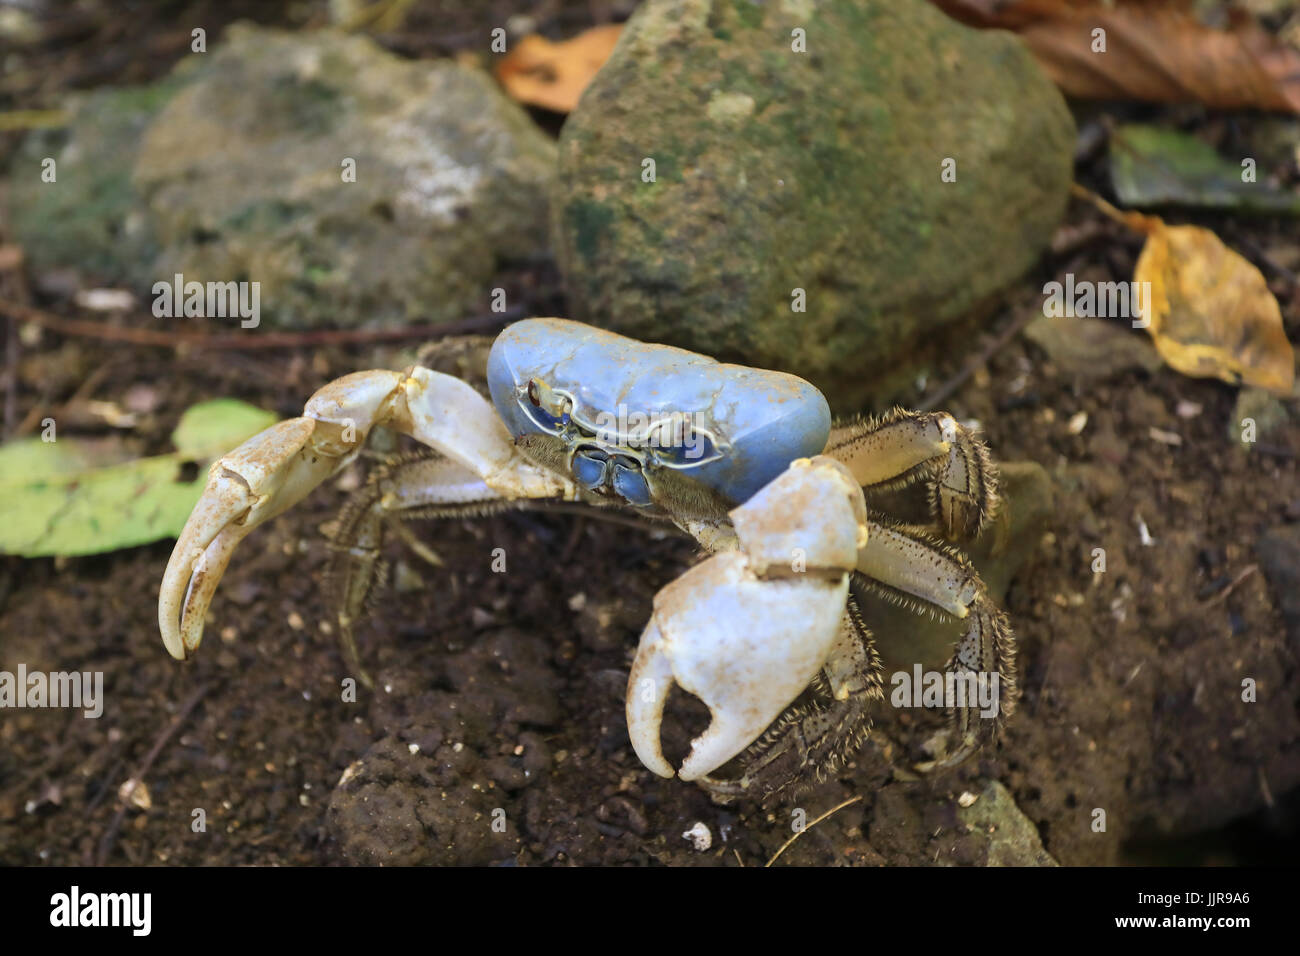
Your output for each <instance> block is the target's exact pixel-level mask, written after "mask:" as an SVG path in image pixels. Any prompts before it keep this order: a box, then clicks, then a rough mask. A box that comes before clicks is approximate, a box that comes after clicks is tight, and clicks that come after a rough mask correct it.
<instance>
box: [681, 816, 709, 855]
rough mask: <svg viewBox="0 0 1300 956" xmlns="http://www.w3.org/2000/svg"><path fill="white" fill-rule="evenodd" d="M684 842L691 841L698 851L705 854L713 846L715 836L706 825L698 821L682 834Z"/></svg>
mask: <svg viewBox="0 0 1300 956" xmlns="http://www.w3.org/2000/svg"><path fill="white" fill-rule="evenodd" d="M682 839H683V840H689V841H690V842H691V845H692V846H693V847H695V849H696V851H697V852H699V853H703V852H704V851H705V850H707V849H708V848H709V847H711V846H713V834H712V833H710V832H709V828H708V827H707V826H705V825H704V823H703V821H700V820H696V821H695V824H694V825H693V826H692V827H691V828H690V829H689V830H687V831H686V832H685V833H683V834H682Z"/></svg>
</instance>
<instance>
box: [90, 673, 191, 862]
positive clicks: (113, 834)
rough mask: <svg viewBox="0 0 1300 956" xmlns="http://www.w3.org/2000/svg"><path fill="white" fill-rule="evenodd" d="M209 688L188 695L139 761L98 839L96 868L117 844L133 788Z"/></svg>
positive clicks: (105, 859)
mask: <svg viewBox="0 0 1300 956" xmlns="http://www.w3.org/2000/svg"><path fill="white" fill-rule="evenodd" d="M211 687H212V685H211V684H202V685H200V686H199V687H198V688H197V689H196V690H195V691H194V693H192V694H190V696H189V697H188V698H187V699H186V701H185V703H184V704H182V705H181V709H180V710H179V711H178V712H177V714H176V716H175V717H174V718H172V722H171V723H170V724H169V725H168V727H167V729H166V730H164V731H163V732H162V734H160V735H159V737H158V739H157V740H155V741H154V744H153V747H151V748H150V750H149V753H147V754H146V755H145V758H144V760H143V761H141V763H140V767H139V769H138V770H136V772H135V776H133V777H132V778H131V786H130V788H129V789H128V790H127V791H126V792H125V793H123V794H121V795H120V796H119V797H118V803H119V806H118V808H117V813H116V815H114V817H113V822H112V823H110V824H109V825H108V829H107V830H106V831H104V835H103V837H101V838H100V841H99V851H98V852H97V853H96V854H95V864H96V866H103V865H104V863H105V862H106V861H107V860H108V855H109V854H110V853H111V852H113V844H114V843H115V842H117V831H118V830H120V829H121V828H122V821H123V820H124V819H125V818H126V811H127V807H129V806H130V804H131V797H132V795H133V794H134V793H135V788H136V787H138V786H139V785H140V782H141V781H142V780H144V777H145V774H147V773H148V772H149V770H150V769H151V768H152V767H153V763H154V761H155V760H157V759H158V755H159V754H160V753H162V749H163V747H165V746H166V745H167V741H169V740H171V739H172V736H173V735H174V734H175V733H176V731H178V730H179V729H180V727H181V724H183V723H184V722H185V719H186V718H187V717H189V715H190V712H191V711H193V710H194V708H195V707H197V706H198V705H199V701H201V700H202V699H203V695H205V694H206V693H207V692H208V691H209V690H210V689H211Z"/></svg>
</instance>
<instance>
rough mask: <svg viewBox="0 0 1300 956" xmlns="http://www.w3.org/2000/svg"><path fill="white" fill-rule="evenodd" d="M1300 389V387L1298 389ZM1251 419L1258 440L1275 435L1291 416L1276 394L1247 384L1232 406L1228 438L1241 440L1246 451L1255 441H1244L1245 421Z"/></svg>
mask: <svg viewBox="0 0 1300 956" xmlns="http://www.w3.org/2000/svg"><path fill="white" fill-rule="evenodd" d="M1298 391H1300V389H1298ZM1247 419H1249V420H1250V421H1252V422H1254V423H1255V438H1256V440H1258V439H1260V438H1263V437H1265V436H1268V435H1274V434H1276V433H1277V431H1278V430H1279V429H1280V428H1282V427H1283V426H1284V425H1286V423H1287V421H1288V420H1289V419H1290V416H1289V415H1288V414H1287V410H1286V406H1285V405H1283V404H1282V402H1281V401H1280V400H1279V399H1278V397H1277V396H1276V395H1274V394H1273V393H1272V392H1269V391H1267V390H1265V389H1262V388H1251V387H1249V386H1245V387H1243V388H1242V389H1241V391H1239V392H1238V393H1237V401H1236V403H1235V404H1234V405H1233V408H1232V420H1231V421H1229V422H1228V438H1229V440H1230V441H1233V442H1240V443H1241V445H1242V447H1243V448H1245V450H1246V451H1250V450H1251V449H1252V448H1253V446H1254V442H1243V441H1242V436H1243V434H1245V426H1244V425H1243V424H1242V422H1243V421H1245V420H1247Z"/></svg>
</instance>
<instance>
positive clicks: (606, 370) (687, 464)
mask: <svg viewBox="0 0 1300 956" xmlns="http://www.w3.org/2000/svg"><path fill="white" fill-rule="evenodd" d="M488 387H489V389H490V390H491V394H492V402H493V404H494V405H495V406H496V410H497V414H499V415H500V416H501V419H502V420H503V421H504V422H505V425H506V428H507V429H509V431H510V433H511V434H512V435H514V436H516V437H518V436H522V435H536V434H551V435H560V436H561V437H564V438H565V440H566V442H567V443H568V444H569V445H570V447H571V449H576V448H578V447H580V446H583V445H595V446H597V447H604V448H609V449H614V448H616V447H618V446H623V447H627V446H631V447H634V448H638V449H642V450H644V451H645V452H646V453H647V454H648V455H649V457H650V458H651V459H652V460H653V462H654V464H656V465H659V466H661V467H667V468H675V469H680V470H681V471H682V472H683V473H684V474H686V475H689V477H690V478H692V479H694V480H696V481H698V482H700V483H701V484H704V485H706V486H708V487H709V488H712V489H713V490H714V491H716V492H718V493H719V494H721V495H722V496H723V497H724V498H726V499H728V500H730V501H733V502H743V501H746V500H748V499H749V498H750V497H752V496H753V495H754V493H755V492H757V491H758V490H759V489H760V488H762V487H763V486H764V485H766V484H768V483H769V482H770V481H772V480H773V479H775V478H776V477H777V476H778V475H780V474H781V473H782V472H783V471H784V470H785V469H786V468H787V467H788V466H789V465H790V462H792V461H794V460H795V459H798V458H807V457H810V456H812V455H816V454H818V453H820V452H821V450H822V449H823V448H824V447H825V446H826V441H827V438H828V436H829V434H830V426H831V415H830V408H829V407H828V406H827V404H826V399H825V398H824V397H823V396H822V394H821V392H819V391H818V390H817V389H816V388H814V387H813V386H812V385H810V384H808V383H807V382H805V381H804V380H803V379H801V378H798V377H796V376H794V375H789V374H786V373H784V372H773V371H767V370H764V369H755V368H749V367H746V366H743V365H730V364H725V363H722V362H719V361H717V360H716V359H712V358H709V357H708V356H705V355H699V354H697V353H695V352H688V351H686V350H684V349H679V348H673V347H671V346H665V345H652V344H647V343H644V342H638V341H636V340H635V339H629V338H626V337H624V336H622V335H616V334H615V333H613V332H607V331H604V330H603V329H597V328H593V327H591V326H589V325H583V324H582V323H580V322H571V321H568V320H566V319H526V320H524V321H522V322H516V323H515V324H514V325H511V326H510V327H509V328H507V329H506V330H505V331H504V332H502V333H501V334H500V336H498V338H497V340H496V342H495V343H494V344H493V346H492V351H491V353H490V355H489V357H488ZM530 387H531V388H532V389H533V393H532V397H533V398H535V397H536V395H537V392H536V389H538V388H541V389H543V390H544V391H545V392H546V396H545V397H546V399H547V400H544V401H543V402H542V403H541V406H540V407H539V405H538V403H537V402H536V401H533V400H531V399H530ZM557 397H558V402H559V406H558V407H557V405H555V404H552V403H553V402H556V401H557ZM561 409H562V410H561ZM551 411H554V412H555V414H550V412H551ZM683 416H685V419H683ZM683 420H685V421H687V422H688V425H687V427H688V428H689V430H690V440H689V442H688V444H687V446H686V448H685V449H683V447H682V443H681V441H680V438H681V433H680V432H678V433H677V435H676V438H674V437H673V436H672V435H671V434H669V432H671V427H669V428H668V429H667V430H666V431H665V432H662V433H658V432H657V431H656V430H657V429H660V428H662V427H663V425H664V424H665V423H672V422H674V421H676V422H678V423H680V422H682V421H683ZM629 422H631V423H632V424H631V427H628V423H629ZM580 465H581V462H580V461H577V460H575V462H574V472H575V477H577V478H578V480H579V481H580V482H582V480H583V475H582V473H581V468H580ZM591 483H593V484H594V483H595V482H594V481H593V482H591ZM641 497H642V496H641V495H639V494H637V493H636V492H632V493H630V494H628V495H627V498H628V501H629V503H632V504H638V503H642V502H641V501H640V500H639V499H640V498H641Z"/></svg>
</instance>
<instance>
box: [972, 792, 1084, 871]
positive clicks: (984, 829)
mask: <svg viewBox="0 0 1300 956" xmlns="http://www.w3.org/2000/svg"><path fill="white" fill-rule="evenodd" d="M968 799H969V798H968ZM965 802H966V801H959V807H958V810H957V819H958V821H959V822H960V823H961V824H962V825H963V826H965V827H968V828H969V830H970V833H971V834H973V835H976V836H977V838H978V840H979V842H980V843H982V844H983V849H984V854H985V856H984V865H985V866H1057V865H1059V864H1057V862H1056V860H1054V859H1053V858H1052V855H1051V854H1050V853H1048V852H1047V851H1046V850H1045V849H1043V841H1042V838H1041V837H1039V835H1038V828H1037V827H1035V826H1034V824H1033V821H1032V820H1030V819H1029V818H1028V817H1026V816H1025V815H1024V814H1023V813H1022V812H1021V811H1020V808H1019V807H1018V806H1016V801H1015V799H1014V798H1013V797H1012V796H1011V793H1010V791H1008V790H1007V788H1006V787H1004V786H1002V784H1000V783H998V781H996V780H994V781H992V782H991V783H990V784H989V785H988V786H987V787H985V788H984V790H983V792H981V793H980V794H979V795H978V796H977V797H976V798H975V800H974V802H971V803H969V804H967V805H966V806H960V804H961V803H965Z"/></svg>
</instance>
